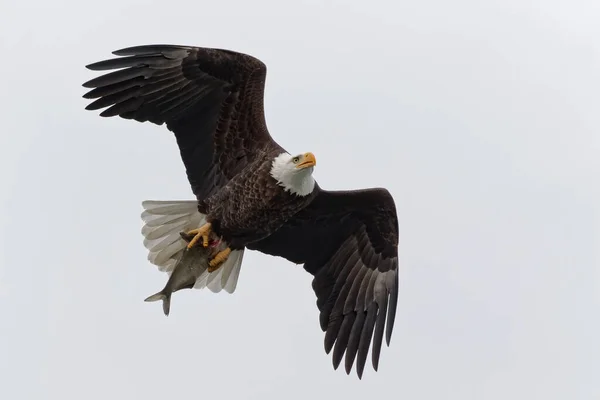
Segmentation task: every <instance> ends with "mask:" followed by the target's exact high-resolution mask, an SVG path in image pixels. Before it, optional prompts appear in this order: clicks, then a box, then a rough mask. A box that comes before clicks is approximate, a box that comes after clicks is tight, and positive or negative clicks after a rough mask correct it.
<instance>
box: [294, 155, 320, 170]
mask: <svg viewBox="0 0 600 400" xmlns="http://www.w3.org/2000/svg"><path fill="white" fill-rule="evenodd" d="M315 165H317V159H316V158H315V155H314V154H313V153H310V152H309V153H306V154H304V155H303V156H302V160H301V161H300V163H298V165H297V166H296V168H299V169H302V168H309V167H314V166H315Z"/></svg>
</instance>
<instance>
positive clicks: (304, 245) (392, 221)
mask: <svg viewBox="0 0 600 400" xmlns="http://www.w3.org/2000/svg"><path fill="white" fill-rule="evenodd" d="M317 190H318V191H319V192H318V194H317V196H316V197H315V200H314V201H313V202H312V203H311V204H310V205H309V206H308V207H307V208H305V209H304V210H303V211H300V212H299V213H298V214H297V215H296V216H294V217H293V218H292V219H290V220H288V221H287V222H286V223H285V224H284V225H283V226H282V227H281V228H280V229H278V230H277V231H276V232H275V233H273V234H272V235H271V236H269V237H267V238H265V239H263V240H261V241H259V242H256V243H252V244H251V245H248V248H250V249H254V250H258V251H261V252H263V253H266V254H270V255H276V256H281V257H284V258H286V259H288V260H289V261H292V262H295V263H298V264H300V263H304V268H305V269H306V270H307V271H308V272H309V273H311V274H312V275H313V276H314V278H313V283H312V286H313V289H314V291H315V294H316V296H317V307H318V308H319V311H320V318H319V319H320V323H321V329H322V330H323V331H324V332H325V351H326V352H327V353H328V354H329V353H330V351H331V349H332V348H333V366H334V368H336V369H337V367H338V366H339V364H340V362H341V360H342V358H343V356H344V353H345V355H346V357H345V368H346V373H348V374H349V373H350V370H351V369H352V366H353V364H354V361H355V359H356V371H357V374H358V376H359V377H362V373H363V370H364V366H365V362H366V359H367V353H368V351H369V347H370V345H371V341H372V343H373V347H372V350H371V356H372V363H373V368H374V369H375V370H377V368H378V365H379V355H380V351H381V345H382V341H383V334H384V330H385V335H386V342H387V344H388V346H389V343H390V339H391V336H392V329H393V326H394V319H395V314H396V305H397V301H398V220H397V216H396V208H395V203H394V200H393V198H392V196H391V195H390V193H389V192H388V191H387V190H385V189H365V190H355V191H323V190H321V189H319V188H317ZM386 319H387V325H386ZM334 345H335V346H334Z"/></svg>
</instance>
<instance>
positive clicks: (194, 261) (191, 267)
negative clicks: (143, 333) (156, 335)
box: [144, 232, 218, 316]
mask: <svg viewBox="0 0 600 400" xmlns="http://www.w3.org/2000/svg"><path fill="white" fill-rule="evenodd" d="M180 235H181V237H182V239H183V240H185V241H186V242H187V243H189V242H190V241H191V240H192V238H193V235H191V236H188V235H187V234H186V233H185V232H181V233H180ZM217 244H218V242H217ZM215 248H216V246H215V241H212V242H211V244H210V245H209V247H204V246H194V247H192V248H191V249H186V250H184V251H183V254H182V255H181V258H180V259H179V261H177V264H176V265H175V268H174V269H173V272H172V273H171V276H170V277H169V280H168V281H167V284H166V285H165V287H164V288H163V289H162V290H161V291H160V292H158V293H155V294H153V295H152V296H150V297H148V298H146V299H145V300H144V301H158V300H162V301H163V311H164V313H165V315H166V316H168V315H169V310H170V309H171V294H173V293H175V292H176V291H178V290H181V289H191V288H193V287H194V284H195V283H196V280H197V279H198V277H199V276H200V275H201V274H202V273H203V272H204V271H206V270H207V269H208V262H209V258H210V257H211V256H212V255H214V253H215V252H216V250H215Z"/></svg>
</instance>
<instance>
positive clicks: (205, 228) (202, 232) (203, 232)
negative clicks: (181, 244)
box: [187, 222, 212, 249]
mask: <svg viewBox="0 0 600 400" xmlns="http://www.w3.org/2000/svg"><path fill="white" fill-rule="evenodd" d="M211 226H212V225H211V223H210V222H208V223H206V224H204V225H202V226H201V227H200V228H198V229H192V230H191V231H189V232H188V233H187V234H188V235H195V236H194V238H193V239H192V240H190V242H189V243H188V245H187V248H188V249H191V248H192V247H194V246H195V245H196V243H198V241H199V240H200V238H202V245H203V246H204V247H208V239H209V236H210V234H211Z"/></svg>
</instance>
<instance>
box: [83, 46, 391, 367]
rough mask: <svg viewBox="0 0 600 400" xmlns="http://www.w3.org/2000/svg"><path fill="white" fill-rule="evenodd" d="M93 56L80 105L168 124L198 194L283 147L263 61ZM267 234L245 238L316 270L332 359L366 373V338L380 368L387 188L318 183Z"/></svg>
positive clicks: (133, 51)
mask: <svg viewBox="0 0 600 400" xmlns="http://www.w3.org/2000/svg"><path fill="white" fill-rule="evenodd" d="M114 54H115V55H117V56H121V57H119V58H115V59H111V60H106V61H101V62H97V63H94V64H91V65H88V66H87V67H88V68H89V69H91V70H96V71H105V70H113V69H117V70H116V71H113V72H109V73H106V74H104V75H101V76H99V77H97V78H94V79H92V80H90V81H88V82H86V83H84V85H83V86H84V87H87V88H90V89H92V90H90V91H89V92H87V93H86V94H85V95H84V98H87V99H96V100H95V101H93V102H92V103H91V104H89V105H88V106H87V107H86V108H87V109H88V110H97V109H101V108H106V107H108V108H107V109H106V110H104V111H103V112H102V113H101V114H100V115H102V116H117V115H118V116H120V117H122V118H126V119H134V120H136V121H140V122H145V121H149V122H151V123H154V124H159V125H161V124H164V123H166V125H167V127H168V129H169V130H171V131H172V132H173V133H174V135H175V138H176V140H177V144H178V146H179V150H180V153H181V157H182V160H183V163H184V165H185V168H186V173H187V176H188V180H189V181H190V185H191V186H192V190H193V192H194V194H195V195H196V197H197V199H198V200H199V201H203V200H205V199H206V198H208V197H209V196H211V195H212V194H214V193H215V192H216V191H217V189H218V188H220V187H223V186H224V185H225V184H226V183H227V182H228V181H229V180H230V179H231V178H232V177H233V176H235V175H236V174H237V173H239V172H240V171H241V170H242V169H243V168H244V167H245V166H247V165H248V164H249V163H251V162H252V161H253V160H256V159H258V157H261V156H263V155H265V154H268V153H272V152H274V151H284V150H283V149H282V148H281V147H280V146H279V145H278V144H277V143H276V142H275V141H273V139H272V138H271V136H270V135H269V132H268V130H267V127H266V123H265V116H264V106H263V92H264V85H265V78H266V67H265V65H264V64H263V63H262V62H261V61H260V60H258V59H256V58H254V57H251V56H249V55H246V54H242V53H236V52H233V51H229V50H220V49H209V48H199V47H190V46H173V45H149V46H137V47H130V48H126V49H122V50H118V51H115V52H114ZM316 190H317V191H318V194H317V196H316V197H315V199H314V201H313V202H312V203H311V204H310V205H309V206H308V207H307V208H305V209H304V210H303V211H301V212H299V213H298V214H296V215H295V216H294V217H292V218H291V219H290V220H288V221H287V222H286V223H285V224H284V225H283V226H282V227H281V228H280V229H279V230H277V231H276V232H275V233H274V234H272V235H271V236H269V237H267V238H265V239H263V240H261V241H259V242H254V243H252V244H251V245H248V246H247V247H248V248H250V249H254V250H258V251H261V252H263V253H266V254H272V255H277V256H281V257H284V258H286V259H288V260H290V261H292V262H295V263H303V264H304V268H305V269H306V270H307V271H308V272H309V273H311V274H312V275H313V276H314V279H313V284H312V286H313V289H314V291H315V294H316V296H317V307H318V308H319V310H320V324H321V328H322V329H323V331H324V332H325V339H324V345H325V350H326V351H327V353H330V352H331V351H332V350H333V354H332V359H333V365H334V367H335V368H337V367H338V366H339V364H340V363H341V361H342V358H343V357H344V355H345V369H346V372H347V373H350V370H351V368H352V365H354V364H356V370H357V373H358V376H359V377H361V376H362V374H363V370H364V366H365V363H366V359H367V355H368V351H369V347H370V346H371V343H372V347H371V357H372V364H373V367H374V368H375V370H377V368H378V364H379V356H380V352H381V346H382V342H383V335H384V333H385V338H386V342H387V344H388V345H389V343H390V339H391V335H392V329H393V326H394V319H395V314H396V306H397V302H398V250H397V245H398V222H397V218H396V209H395V204H394V200H393V199H392V197H391V195H390V194H389V192H388V191H387V190H385V189H367V190H357V191H322V190H320V189H319V188H318V187H317V189H316Z"/></svg>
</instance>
